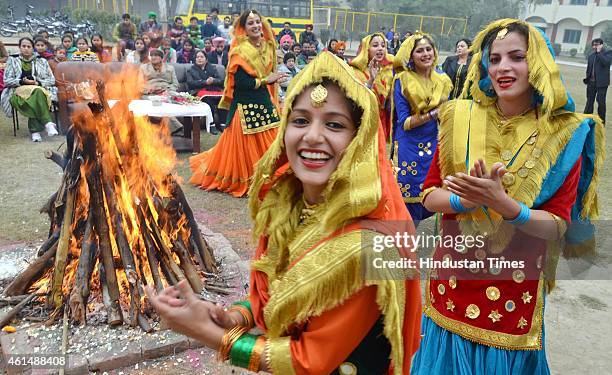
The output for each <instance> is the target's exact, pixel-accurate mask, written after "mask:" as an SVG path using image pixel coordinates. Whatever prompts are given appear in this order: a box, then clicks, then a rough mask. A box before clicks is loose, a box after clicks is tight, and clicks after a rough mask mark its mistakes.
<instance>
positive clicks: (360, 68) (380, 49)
mask: <svg viewBox="0 0 612 375" xmlns="http://www.w3.org/2000/svg"><path fill="white" fill-rule="evenodd" d="M349 64H350V65H351V66H352V67H353V69H354V70H355V75H356V76H357V78H359V79H360V80H361V82H363V83H364V84H365V85H366V86H367V87H368V88H370V89H371V90H372V91H374V94H376V97H377V99H378V109H379V112H380V121H381V124H382V127H383V130H384V132H385V139H387V138H388V137H389V134H390V130H389V129H390V121H389V105H390V103H389V93H390V92H391V84H392V83H393V55H390V54H388V53H387V40H386V39H385V36H384V35H383V34H380V33H374V34H372V35H368V36H366V37H364V38H363V39H362V40H361V44H360V45H359V49H358V50H357V56H355V58H354V59H353V60H351V62H350V63H349Z"/></svg>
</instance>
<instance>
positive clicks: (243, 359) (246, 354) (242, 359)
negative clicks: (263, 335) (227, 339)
mask: <svg viewBox="0 0 612 375" xmlns="http://www.w3.org/2000/svg"><path fill="white" fill-rule="evenodd" d="M258 337H259V335H251V334H250V333H245V334H244V335H242V336H240V338H239V339H238V340H236V342H235V343H234V345H232V349H231V350H230V363H231V364H232V365H234V366H238V367H242V368H249V363H250V362H251V355H253V348H255V342H256V341H257V338H258Z"/></svg>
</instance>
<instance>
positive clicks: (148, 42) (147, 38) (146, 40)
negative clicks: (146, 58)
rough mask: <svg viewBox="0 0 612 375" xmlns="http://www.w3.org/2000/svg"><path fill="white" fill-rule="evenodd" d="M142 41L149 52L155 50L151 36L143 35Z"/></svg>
mask: <svg viewBox="0 0 612 375" xmlns="http://www.w3.org/2000/svg"><path fill="white" fill-rule="evenodd" d="M142 41H143V42H144V44H145V46H147V51H151V50H154V49H155V48H153V47H151V37H150V36H149V34H142Z"/></svg>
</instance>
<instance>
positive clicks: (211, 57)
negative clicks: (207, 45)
mask: <svg viewBox="0 0 612 375" xmlns="http://www.w3.org/2000/svg"><path fill="white" fill-rule="evenodd" d="M217 56H218V55H217V50H216V49H213V50H212V51H210V52H208V53H207V54H206V60H208V62H209V63H212V64H217V63H218V60H217ZM221 65H223V66H224V67H226V68H227V52H226V51H225V50H223V56H222V58H221Z"/></svg>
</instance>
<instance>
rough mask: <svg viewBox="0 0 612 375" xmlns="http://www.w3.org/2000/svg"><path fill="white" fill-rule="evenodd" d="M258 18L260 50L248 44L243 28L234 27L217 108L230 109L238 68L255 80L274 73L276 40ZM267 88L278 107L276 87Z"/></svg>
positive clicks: (266, 24) (267, 25) (262, 18)
mask: <svg viewBox="0 0 612 375" xmlns="http://www.w3.org/2000/svg"><path fill="white" fill-rule="evenodd" d="M260 17H261V27H262V30H263V38H262V47H261V48H257V47H255V46H254V45H253V44H252V43H251V42H249V37H248V36H247V35H246V30H245V29H244V27H242V26H240V25H239V24H238V22H236V24H235V25H234V31H233V34H232V44H231V46H230V53H229V58H228V65H227V70H226V73H225V84H224V87H225V89H224V91H223V97H222V98H221V101H220V102H219V108H222V109H229V107H230V104H231V102H232V100H233V98H234V85H235V82H234V74H235V73H236V71H237V70H238V68H239V67H240V68H242V69H244V71H245V72H247V73H248V74H249V75H250V76H252V77H254V78H257V79H263V78H266V77H267V76H268V75H269V74H270V73H272V72H275V71H276V39H275V38H274V33H273V32H272V29H271V28H270V25H269V24H268V22H267V21H266V19H265V18H264V17H263V16H261V15H260ZM267 86H268V91H269V92H270V98H272V103H274V105H276V106H278V87H277V86H278V85H276V84H274V85H267Z"/></svg>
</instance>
